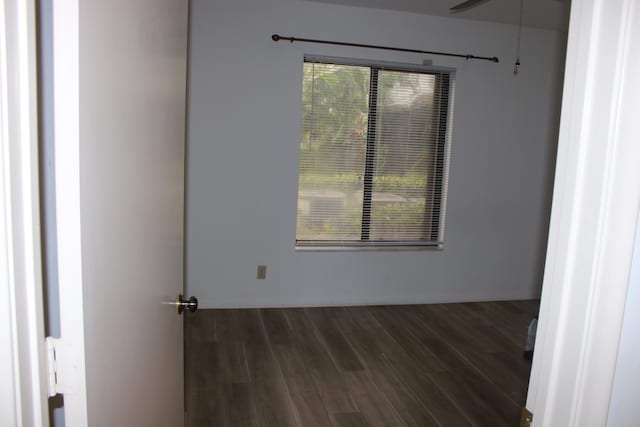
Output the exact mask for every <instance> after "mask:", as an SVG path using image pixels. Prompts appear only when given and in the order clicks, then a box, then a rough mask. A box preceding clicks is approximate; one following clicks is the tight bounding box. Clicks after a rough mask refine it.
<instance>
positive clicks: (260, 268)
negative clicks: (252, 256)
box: [256, 265, 267, 280]
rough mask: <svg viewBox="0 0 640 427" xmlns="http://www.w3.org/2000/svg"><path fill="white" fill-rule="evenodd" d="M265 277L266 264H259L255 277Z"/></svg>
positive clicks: (261, 278) (262, 278)
mask: <svg viewBox="0 0 640 427" xmlns="http://www.w3.org/2000/svg"><path fill="white" fill-rule="evenodd" d="M266 278H267V266H266V265H259V266H258V273H257V274H256V279H260V280H264V279H266Z"/></svg>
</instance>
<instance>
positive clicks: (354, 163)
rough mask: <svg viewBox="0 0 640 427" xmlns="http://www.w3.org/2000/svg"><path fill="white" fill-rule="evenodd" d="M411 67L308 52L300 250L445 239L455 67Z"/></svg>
mask: <svg viewBox="0 0 640 427" xmlns="http://www.w3.org/2000/svg"><path fill="white" fill-rule="evenodd" d="M410 67H411V68H410ZM410 67H406V66H402V65H397V64H385V63H376V64H372V63H364V62H360V61H352V60H339V59H327V58H321V57H305V63H304V75H303V76H304V77H303V83H302V84H303V93H302V131H301V137H300V163H299V183H298V213H297V229H296V245H297V246H298V247H316V248H317V247H368V246H372V247H387V246H435V247H440V246H441V245H442V236H443V229H444V208H445V199H446V189H447V172H448V157H449V145H450V144H449V141H450V124H451V111H452V99H453V72H452V71H451V70H434V69H427V68H426V67H424V68H419V67H416V66H410Z"/></svg>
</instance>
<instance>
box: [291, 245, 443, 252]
mask: <svg viewBox="0 0 640 427" xmlns="http://www.w3.org/2000/svg"><path fill="white" fill-rule="evenodd" d="M295 248H296V252H371V251H373V252H380V251H389V252H397V251H442V250H444V247H443V245H442V244H434V245H399V246H296V247H295Z"/></svg>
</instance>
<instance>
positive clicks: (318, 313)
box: [305, 308, 364, 372]
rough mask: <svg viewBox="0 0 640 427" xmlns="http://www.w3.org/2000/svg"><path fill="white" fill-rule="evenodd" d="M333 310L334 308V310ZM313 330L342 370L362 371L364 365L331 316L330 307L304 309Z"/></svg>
mask: <svg viewBox="0 0 640 427" xmlns="http://www.w3.org/2000/svg"><path fill="white" fill-rule="evenodd" d="M334 311H335V310H334ZM305 313H306V315H307V316H308V317H309V318H310V319H311V322H312V323H313V325H314V327H315V330H316V331H317V333H318V334H319V336H320V337H321V339H322V341H323V342H324V344H325V345H326V346H327V349H328V351H329V354H330V355H331V358H332V359H333V361H334V362H335V364H336V366H337V367H338V369H340V371H342V372H353V371H362V370H364V367H363V366H362V363H361V362H360V360H359V359H358V356H357V355H356V353H355V352H354V351H353V349H352V348H351V346H350V345H349V343H348V342H347V340H346V339H345V337H344V335H342V333H341V332H340V330H339V329H338V328H337V327H336V325H335V324H334V322H333V319H332V317H331V309H327V308H316V309H306V310H305Z"/></svg>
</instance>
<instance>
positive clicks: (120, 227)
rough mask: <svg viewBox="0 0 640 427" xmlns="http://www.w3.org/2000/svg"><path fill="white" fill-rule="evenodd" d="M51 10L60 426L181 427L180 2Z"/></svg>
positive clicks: (96, 0)
mask: <svg viewBox="0 0 640 427" xmlns="http://www.w3.org/2000/svg"><path fill="white" fill-rule="evenodd" d="M53 7H54V10H53V14H54V17H53V19H54V25H53V27H54V107H55V140H56V141H55V145H56V149H55V155H56V197H57V203H56V213H57V235H58V259H59V283H60V304H61V334H62V339H61V342H62V344H61V350H60V352H61V354H62V356H64V355H65V354H66V355H67V356H66V357H68V358H67V359H66V361H65V362H63V365H64V366H62V369H63V372H62V373H61V378H60V381H61V384H60V386H59V387H60V389H61V390H62V391H63V393H64V402H65V418H66V425H67V426H70V427H74V426H82V425H91V426H123V427H124V426H171V427H175V426H180V425H183V422H184V408H183V393H184V391H183V341H182V340H183V336H182V334H183V332H182V331H183V329H182V328H183V322H182V316H178V314H177V310H176V307H175V305H170V303H171V302H172V301H175V299H176V297H177V295H178V294H179V293H181V292H182V290H183V228H184V227H183V206H184V196H183V194H184V188H183V187H184V154H185V119H186V114H185V105H186V64H187V32H188V1H186V0H136V1H133V2H132V1H124V0H110V1H100V0H82V1H80V0H59V1H55V2H53ZM67 350H68V351H67ZM82 350H84V351H82Z"/></svg>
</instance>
